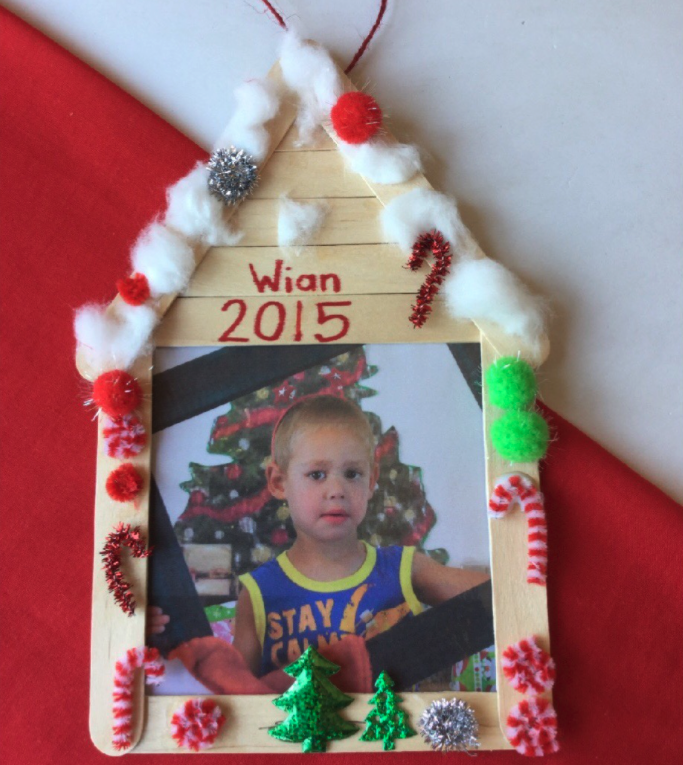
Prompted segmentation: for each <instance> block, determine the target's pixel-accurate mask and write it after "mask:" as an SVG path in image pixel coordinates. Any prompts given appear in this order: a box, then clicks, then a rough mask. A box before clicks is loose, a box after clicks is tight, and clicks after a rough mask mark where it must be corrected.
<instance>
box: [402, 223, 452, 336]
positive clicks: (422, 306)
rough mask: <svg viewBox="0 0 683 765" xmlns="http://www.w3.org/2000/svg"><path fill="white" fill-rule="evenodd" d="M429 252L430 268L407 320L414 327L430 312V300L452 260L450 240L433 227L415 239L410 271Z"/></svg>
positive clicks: (409, 259) (444, 276)
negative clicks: (430, 255)
mask: <svg viewBox="0 0 683 765" xmlns="http://www.w3.org/2000/svg"><path fill="white" fill-rule="evenodd" d="M430 252H431V254H432V255H433V256H434V263H433V264H432V270H431V271H430V273H429V274H428V275H427V278H426V279H425V280H424V282H423V284H422V286H421V287H420V289H419V290H418V293H417V297H416V299H415V304H414V305H412V306H411V308H412V309H413V312H412V313H411V314H410V317H409V320H410V322H411V323H412V324H413V325H414V326H415V327H416V328H419V327H422V326H423V325H424V323H425V322H426V321H427V317H428V316H429V314H430V313H431V312H432V301H433V300H434V297H435V296H436V295H437V294H438V292H439V289H441V284H442V283H443V280H444V279H445V278H446V276H448V273H449V271H450V269H451V261H452V260H453V255H452V253H451V245H450V242H449V241H448V240H447V239H444V237H443V234H442V233H441V232H440V231H437V230H436V229H434V230H433V231H429V232H427V233H425V234H420V236H419V237H418V238H417V239H416V241H415V244H413V251H412V252H411V254H410V257H409V258H408V263H407V267H408V268H409V269H410V270H411V271H418V270H419V269H420V268H421V267H422V264H423V263H424V261H425V259H426V257H427V256H428V255H429V253H430Z"/></svg>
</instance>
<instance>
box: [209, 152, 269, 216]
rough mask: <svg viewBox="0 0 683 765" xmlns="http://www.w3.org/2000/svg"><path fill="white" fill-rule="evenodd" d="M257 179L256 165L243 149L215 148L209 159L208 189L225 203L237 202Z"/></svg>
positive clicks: (232, 203) (254, 184) (252, 187)
mask: <svg viewBox="0 0 683 765" xmlns="http://www.w3.org/2000/svg"><path fill="white" fill-rule="evenodd" d="M257 181H258V166H257V165H256V163H255V162H254V158H253V157H252V156H251V154H247V153H246V152H245V151H244V149H236V148H235V147H234V146H231V147H230V148H229V149H217V150H216V151H214V153H213V154H212V155H211V159H210V160H209V191H210V192H211V193H212V194H213V195H214V196H216V197H218V198H219V199H220V200H221V201H222V202H224V203H225V204H226V205H236V204H239V203H240V202H241V201H242V200H243V199H244V198H245V197H246V196H248V195H249V194H251V192H252V191H253V190H254V187H255V186H256V183H257Z"/></svg>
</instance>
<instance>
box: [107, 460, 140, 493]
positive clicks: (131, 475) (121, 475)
mask: <svg viewBox="0 0 683 765" xmlns="http://www.w3.org/2000/svg"><path fill="white" fill-rule="evenodd" d="M106 487H107V494H109V496H110V497H111V498H112V499H114V500H116V501H117V502H130V500H131V499H135V497H137V495H138V494H139V493H140V490H141V489H142V476H141V475H140V473H138V471H137V470H136V469H135V466H134V465H131V463H130V462H126V464H125V465H121V467H117V468H116V470H113V471H112V472H111V473H110V474H109V477H108V478H107V484H106Z"/></svg>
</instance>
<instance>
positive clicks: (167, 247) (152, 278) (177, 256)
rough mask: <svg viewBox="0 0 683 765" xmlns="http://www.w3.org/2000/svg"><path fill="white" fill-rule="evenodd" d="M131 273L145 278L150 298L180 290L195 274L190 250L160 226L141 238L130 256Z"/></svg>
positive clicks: (144, 232)
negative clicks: (133, 272)
mask: <svg viewBox="0 0 683 765" xmlns="http://www.w3.org/2000/svg"><path fill="white" fill-rule="evenodd" d="M131 262H132V264H133V269H134V270H135V271H137V272H139V273H141V274H144V275H145V276H146V277H147V281H148V282H149V288H150V290H151V292H152V296H153V297H159V296H160V295H165V294H168V293H172V292H180V291H181V290H183V289H184V288H185V287H186V286H187V283H188V282H189V280H190V276H191V275H192V272H193V271H194V266H195V261H194V253H193V251H192V247H190V245H189V244H188V243H187V241H186V240H185V239H184V238H182V237H181V236H179V235H178V234H176V233H175V232H173V231H171V229H170V228H167V227H166V226H164V225H163V224H162V223H156V222H155V223H152V224H151V225H150V226H148V227H147V228H146V229H145V230H144V231H143V232H142V234H141V235H140V238H139V239H138V241H137V242H136V243H135V246H134V247H133V252H132V254H131Z"/></svg>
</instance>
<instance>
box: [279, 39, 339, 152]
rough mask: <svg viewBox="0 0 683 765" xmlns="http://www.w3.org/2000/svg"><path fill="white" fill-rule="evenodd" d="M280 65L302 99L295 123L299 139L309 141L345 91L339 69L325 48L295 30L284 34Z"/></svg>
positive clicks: (293, 88) (290, 85) (287, 79)
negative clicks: (306, 39) (300, 35)
mask: <svg viewBox="0 0 683 765" xmlns="http://www.w3.org/2000/svg"><path fill="white" fill-rule="evenodd" d="M280 67H281V69H282V77H283V79H284V81H285V82H286V83H287V85H288V86H289V87H290V88H291V89H292V90H294V91H295V92H296V93H297V94H298V95H299V98H300V99H301V104H300V106H299V113H298V116H297V120H296V123H297V126H298V128H299V136H300V142H301V143H302V144H306V143H309V142H310V141H311V139H312V137H313V132H314V130H315V128H316V127H317V126H318V125H320V124H321V122H323V120H325V119H327V117H328V115H329V113H330V110H331V109H332V107H333V106H334V104H335V103H336V102H337V99H338V98H339V96H340V95H341V94H342V91H343V86H342V81H341V77H340V76H339V70H338V69H337V65H336V64H335V63H334V61H333V60H332V58H331V57H330V54H329V53H328V52H327V51H326V50H325V49H324V48H321V47H320V46H318V45H311V44H309V43H306V42H304V41H303V40H302V39H301V38H300V37H299V35H298V34H297V33H296V32H288V33H287V34H286V35H285V38H284V42H283V43H282V49H281V51H280Z"/></svg>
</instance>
